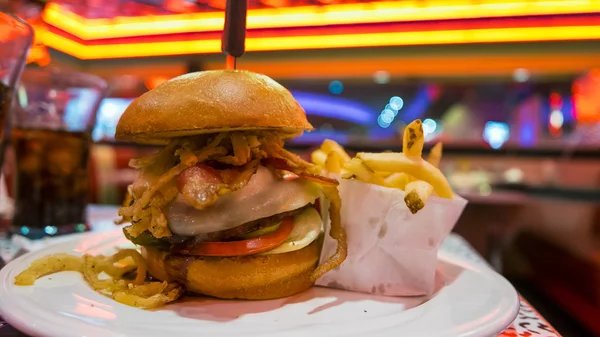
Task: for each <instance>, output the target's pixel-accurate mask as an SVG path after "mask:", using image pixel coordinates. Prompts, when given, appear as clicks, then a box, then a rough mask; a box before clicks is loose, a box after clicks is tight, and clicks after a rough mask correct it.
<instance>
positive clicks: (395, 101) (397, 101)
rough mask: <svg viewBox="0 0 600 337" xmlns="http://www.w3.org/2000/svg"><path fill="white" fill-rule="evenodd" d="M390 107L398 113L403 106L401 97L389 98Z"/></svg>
mask: <svg viewBox="0 0 600 337" xmlns="http://www.w3.org/2000/svg"><path fill="white" fill-rule="evenodd" d="M390 106H391V107H392V109H394V110H396V111H398V110H400V109H402V107H403V106H404V100H403V99H402V98H401V97H398V96H394V97H392V98H390Z"/></svg>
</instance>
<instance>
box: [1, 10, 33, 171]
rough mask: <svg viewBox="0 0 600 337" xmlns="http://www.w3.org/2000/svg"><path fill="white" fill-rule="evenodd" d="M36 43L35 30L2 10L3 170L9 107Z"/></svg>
mask: <svg viewBox="0 0 600 337" xmlns="http://www.w3.org/2000/svg"><path fill="white" fill-rule="evenodd" d="M32 42H33V30H32V29H31V27H30V26H29V25H28V24H27V23H26V22H25V21H23V20H21V19H19V18H18V17H16V16H13V15H12V14H8V13H4V12H0V171H1V168H2V164H3V162H4V149H5V146H6V141H7V140H8V130H9V129H10V121H9V118H10V115H9V111H10V107H11V102H12V98H13V96H14V93H15V90H14V88H15V85H16V83H17V82H18V81H19V77H20V76H21V72H22V71H23V66H24V65H25V61H26V60H27V51H28V50H29V48H30V47H31V43H32Z"/></svg>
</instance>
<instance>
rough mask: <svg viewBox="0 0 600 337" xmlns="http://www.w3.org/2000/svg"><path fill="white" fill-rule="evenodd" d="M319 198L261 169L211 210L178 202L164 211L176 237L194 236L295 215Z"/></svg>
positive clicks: (302, 184)
mask: <svg viewBox="0 0 600 337" xmlns="http://www.w3.org/2000/svg"><path fill="white" fill-rule="evenodd" d="M319 195H320V192H319V189H318V188H317V187H315V185H314V184H312V183H310V182H307V181H305V180H304V179H296V180H292V181H284V180H279V179H277V178H276V177H275V176H273V174H272V173H271V171H270V170H269V169H267V168H266V167H263V166H260V167H259V168H258V170H257V171H256V174H254V175H253V176H252V178H251V179H250V181H249V182H248V185H246V186H245V187H244V188H242V189H240V190H237V191H235V192H232V193H228V194H225V195H223V196H221V197H220V198H219V200H218V201H217V202H216V203H215V204H214V205H212V206H210V207H207V208H205V209H201V210H198V209H195V208H194V207H192V206H190V205H188V204H186V203H185V202H184V201H182V200H181V199H180V198H178V199H176V200H175V201H174V202H172V203H171V204H169V205H168V206H167V207H166V208H165V209H164V210H163V211H164V213H165V215H166V217H167V221H168V223H169V227H170V228H171V231H172V232H173V233H175V234H177V235H183V236H194V235H199V234H205V233H210V232H216V231H221V230H225V229H230V228H234V227H237V226H240V225H243V224H245V223H247V222H250V221H254V220H258V219H262V218H266V217H269V216H272V215H275V214H279V213H283V212H288V211H293V210H296V209H299V208H301V207H303V206H305V205H308V204H310V203H313V202H315V200H316V199H317V198H318V197H319ZM317 215H318V214H317Z"/></svg>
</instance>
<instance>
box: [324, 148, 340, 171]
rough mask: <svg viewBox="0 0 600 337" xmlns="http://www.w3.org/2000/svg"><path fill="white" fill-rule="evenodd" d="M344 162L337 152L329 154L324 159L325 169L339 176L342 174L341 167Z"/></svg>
mask: <svg viewBox="0 0 600 337" xmlns="http://www.w3.org/2000/svg"><path fill="white" fill-rule="evenodd" d="M343 164H344V162H343V161H342V158H341V157H340V155H339V154H338V153H337V152H329V154H328V155H327V159H325V169H326V170H327V172H330V173H334V174H340V173H342V165H343Z"/></svg>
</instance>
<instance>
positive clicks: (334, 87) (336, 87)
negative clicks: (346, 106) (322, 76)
mask: <svg viewBox="0 0 600 337" xmlns="http://www.w3.org/2000/svg"><path fill="white" fill-rule="evenodd" d="M329 92H330V93H332V94H334V95H340V94H341V93H342V92H344V83H342V82H340V81H338V80H335V81H331V82H330V83H329Z"/></svg>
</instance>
